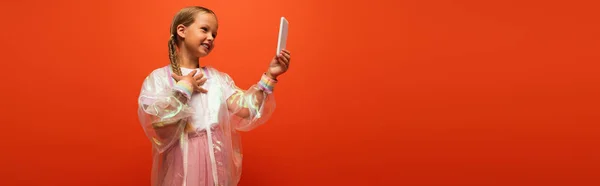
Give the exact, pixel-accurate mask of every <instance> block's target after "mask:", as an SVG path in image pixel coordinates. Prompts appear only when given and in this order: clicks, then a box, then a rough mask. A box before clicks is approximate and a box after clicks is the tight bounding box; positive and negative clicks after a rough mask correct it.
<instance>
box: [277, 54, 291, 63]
mask: <svg viewBox="0 0 600 186" xmlns="http://www.w3.org/2000/svg"><path fill="white" fill-rule="evenodd" d="M279 59H281V60H283V62H285V63H287V62H288V61H289V59H288V58H287V57H285V56H281V57H279Z"/></svg>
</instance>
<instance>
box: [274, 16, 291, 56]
mask: <svg viewBox="0 0 600 186" xmlns="http://www.w3.org/2000/svg"><path fill="white" fill-rule="evenodd" d="M288 24H289V23H288V21H287V19H285V17H281V21H280V22H279V39H278V40H277V53H275V55H278V54H279V53H280V52H281V50H283V49H285V46H286V44H287V36H288Z"/></svg>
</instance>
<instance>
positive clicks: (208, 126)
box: [138, 66, 276, 186]
mask: <svg viewBox="0 0 600 186" xmlns="http://www.w3.org/2000/svg"><path fill="white" fill-rule="evenodd" d="M192 70H197V73H196V74H199V73H204V77H205V78H207V81H206V82H205V83H204V85H202V87H203V88H204V89H206V90H208V92H207V93H191V91H192V90H193V89H192V90H190V89H189V87H188V88H185V86H181V85H182V83H184V82H182V81H180V82H175V81H174V79H173V78H172V77H171V74H172V73H173V72H172V70H171V68H170V66H165V67H164V68H159V69H156V70H154V71H153V72H152V73H151V74H150V75H149V76H147V77H146V79H145V80H144V82H143V85H142V89H141V92H140V95H139V98H138V117H139V120H140V123H141V125H142V128H143V129H144V132H145V133H146V136H147V137H148V139H149V140H150V142H151V143H152V147H153V148H152V149H153V166H152V175H151V178H152V181H151V182H152V185H155V186H158V185H160V186H205V185H206V186H209V185H210V186H212V185H222V186H234V185H237V183H238V182H239V179H240V175H241V168H242V167H241V166H242V149H241V144H240V136H239V133H238V132H239V131H249V130H251V129H253V128H255V127H257V126H259V125H261V124H263V123H264V122H265V121H266V120H267V119H268V118H269V117H270V115H271V114H272V112H273V111H274V108H275V100H274V97H273V95H272V94H271V93H272V92H271V91H272V87H273V86H274V84H275V82H276V81H275V80H271V79H268V77H266V76H265V75H264V74H263V77H262V78H261V80H260V81H259V82H258V83H257V84H255V85H253V86H252V87H250V88H249V89H248V90H242V89H240V88H238V87H237V86H236V85H235V84H234V81H233V80H232V79H231V78H230V77H229V75H227V74H225V73H222V72H219V71H218V70H216V69H214V68H212V67H201V68H198V69H186V68H181V71H182V75H187V74H188V73H190V72H191V71H192ZM182 87H184V88H182ZM240 113H242V114H241V115H242V116H243V117H240Z"/></svg>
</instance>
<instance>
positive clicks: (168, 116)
mask: <svg viewBox="0 0 600 186" xmlns="http://www.w3.org/2000/svg"><path fill="white" fill-rule="evenodd" d="M168 78H170V77H167V75H166V74H162V73H160V72H156V71H155V72H153V73H152V74H150V75H149V76H148V77H146V79H145V80H144V83H143V85H142V89H141V91H140V95H139V98H138V118H139V120H140V123H141V125H142V128H143V129H144V133H145V134H146V136H147V137H148V138H149V139H150V141H151V143H152V146H153V147H154V148H155V149H156V150H158V151H159V152H161V153H162V152H164V151H165V150H166V149H168V148H169V147H170V146H172V145H173V144H174V143H175V142H177V140H178V139H179V137H180V136H181V134H182V133H183V132H184V130H185V127H186V123H187V120H188V118H189V117H190V116H191V115H193V113H194V110H193V108H192V107H190V106H189V105H188V104H187V101H188V100H190V96H191V92H192V90H193V89H192V88H191V84H190V83H188V82H186V81H179V82H178V83H176V84H175V85H173V86H169V84H168V82H169V79H168Z"/></svg>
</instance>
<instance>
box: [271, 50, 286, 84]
mask: <svg viewBox="0 0 600 186" xmlns="http://www.w3.org/2000/svg"><path fill="white" fill-rule="evenodd" d="M290 55H291V54H290V52H289V51H287V50H285V49H284V50H281V53H279V55H277V56H275V57H274V58H273V60H271V64H270V65H269V70H268V71H267V75H268V76H270V77H271V78H273V79H277V76H279V75H281V74H283V73H285V72H286V71H287V70H288V69H289V67H290Z"/></svg>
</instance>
